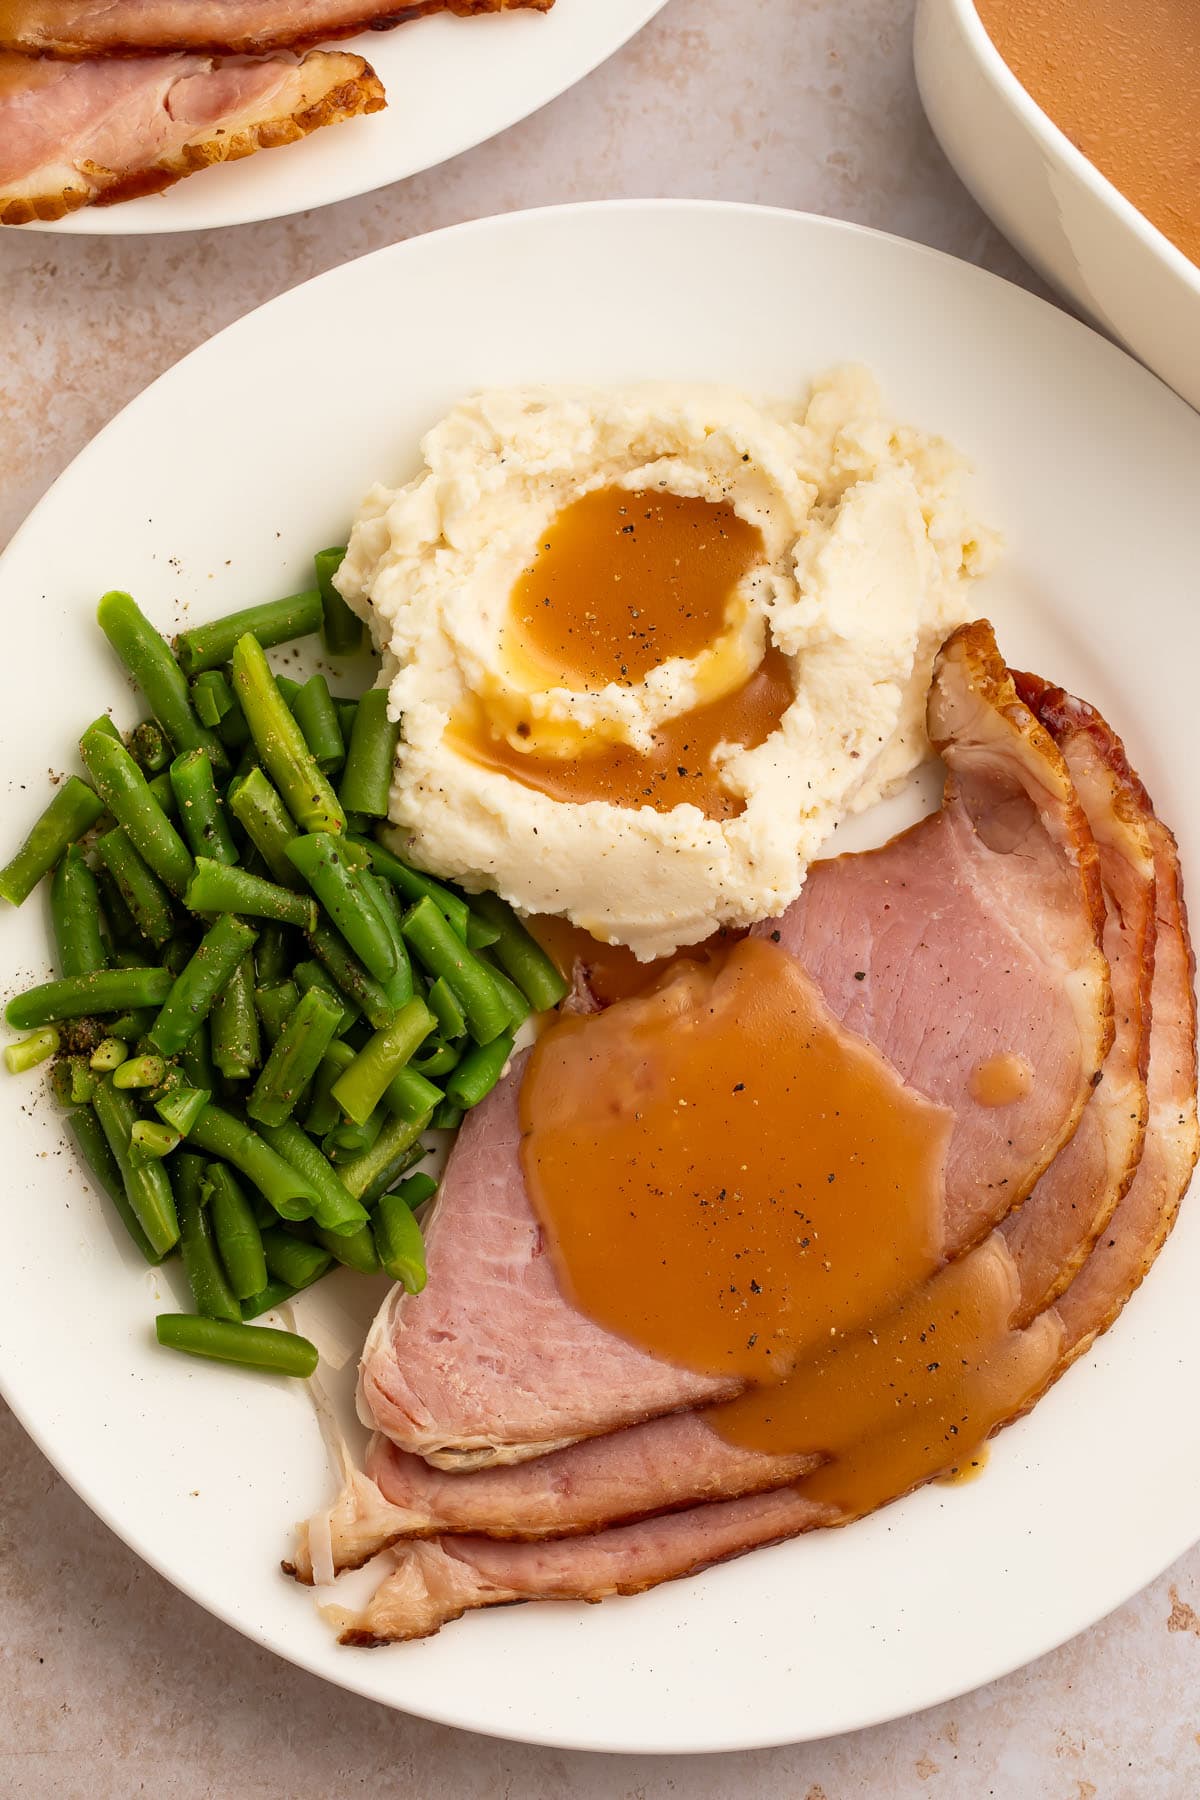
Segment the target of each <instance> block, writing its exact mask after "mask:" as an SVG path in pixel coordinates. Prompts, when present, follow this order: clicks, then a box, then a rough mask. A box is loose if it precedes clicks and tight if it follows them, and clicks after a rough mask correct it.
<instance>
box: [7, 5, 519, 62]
mask: <svg viewBox="0 0 1200 1800" xmlns="http://www.w3.org/2000/svg"><path fill="white" fill-rule="evenodd" d="M551 5H553V0H411V3H410V4H407V5H393V6H382V7H373V6H372V5H370V3H369V0H0V50H19V51H22V52H24V53H25V54H26V55H36V56H53V57H82V56H112V55H114V54H129V53H137V54H144V53H145V52H147V51H160V50H190V51H197V52H200V53H202V54H205V55H214V56H215V55H223V54H235V55H251V56H254V55H261V54H262V53H263V52H265V51H273V50H281V49H295V48H297V47H298V46H303V45H309V44H317V43H321V42H323V41H326V40H328V39H330V38H343V37H354V36H355V35H356V34H357V33H358V32H360V31H367V30H372V31H384V30H387V29H388V28H389V27H390V26H393V25H402V24H404V23H405V22H406V21H407V20H410V19H418V18H421V17H423V16H424V15H425V14H426V13H436V12H451V13H459V14H471V13H489V12H507V11H511V10H514V9H516V8H532V9H533V10H535V11H537V12H546V11H548V10H549V8H550V7H551Z"/></svg>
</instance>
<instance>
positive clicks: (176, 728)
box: [96, 593, 229, 770]
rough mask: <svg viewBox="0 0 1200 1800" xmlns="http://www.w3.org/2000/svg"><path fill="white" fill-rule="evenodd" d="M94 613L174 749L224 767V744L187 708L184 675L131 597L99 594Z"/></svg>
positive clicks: (119, 594)
mask: <svg viewBox="0 0 1200 1800" xmlns="http://www.w3.org/2000/svg"><path fill="white" fill-rule="evenodd" d="M96 616H97V618H98V619H99V621H100V629H101V630H102V631H103V633H104V635H105V637H106V638H107V639H108V641H109V643H110V644H111V645H112V647H113V649H114V650H115V651H116V653H117V655H118V656H119V657H120V659H121V661H122V662H123V663H124V664H125V667H126V668H127V669H128V670H129V673H130V674H131V675H132V676H133V679H134V680H135V681H136V682H137V685H138V686H139V687H140V688H141V690H142V692H143V694H145V696H146V699H147V701H148V702H149V704H150V710H151V712H152V713H153V714H154V716H155V718H156V719H157V720H158V722H159V724H160V725H161V726H162V728H163V730H164V731H165V732H166V734H167V736H168V737H169V738H170V740H171V742H172V744H174V746H175V749H176V750H177V751H182V750H203V751H204V753H205V755H206V756H208V757H209V758H210V759H211V760H212V763H213V766H214V767H215V768H216V769H218V770H225V769H228V767H229V758H228V756H227V755H226V753H225V750H224V747H223V746H222V745H221V743H220V742H219V741H218V739H217V738H215V737H214V736H213V734H212V732H211V731H210V730H208V729H207V727H206V726H204V725H202V724H201V723H200V721H199V719H198V718H197V717H196V714H195V713H194V712H193V711H192V703H191V700H190V698H189V696H188V686H187V681H186V679H185V677H184V674H183V671H182V670H181V669H180V667H179V664H178V663H177V662H176V661H175V658H174V657H173V656H172V654H171V649H170V646H169V644H168V643H167V642H166V639H165V638H163V637H162V636H161V635H160V633H159V632H157V631H155V629H154V627H153V625H151V623H150V621H149V619H147V617H146V615H145V614H144V613H143V612H142V610H141V608H140V607H139V606H138V605H137V603H136V602H135V601H134V600H132V599H131V598H130V596H129V595H128V594H122V593H111V594H105V596H104V598H103V599H102V600H101V602H100V604H99V606H98V607H97V609H96Z"/></svg>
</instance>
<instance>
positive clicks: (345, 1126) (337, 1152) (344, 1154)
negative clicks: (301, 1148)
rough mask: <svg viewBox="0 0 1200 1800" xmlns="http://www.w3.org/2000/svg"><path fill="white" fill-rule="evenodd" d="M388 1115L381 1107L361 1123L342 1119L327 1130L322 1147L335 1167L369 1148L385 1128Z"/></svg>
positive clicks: (351, 1160)
mask: <svg viewBox="0 0 1200 1800" xmlns="http://www.w3.org/2000/svg"><path fill="white" fill-rule="evenodd" d="M386 1116H387V1115H386V1113H385V1112H384V1110H383V1108H382V1107H380V1109H379V1111H378V1112H373V1113H372V1114H371V1116H370V1118H369V1119H364V1120H363V1122H362V1124H361V1125H356V1124H355V1123H354V1121H353V1120H352V1119H342V1120H341V1121H340V1122H339V1123H338V1124H336V1125H334V1126H333V1127H332V1129H331V1130H329V1131H327V1132H326V1133H325V1136H324V1137H323V1138H322V1140H321V1148H322V1150H323V1151H324V1152H325V1154H326V1156H327V1157H328V1158H329V1160H330V1162H331V1163H332V1164H333V1165H334V1167H335V1168H340V1167H341V1165H342V1164H343V1163H348V1162H353V1160H354V1158H355V1157H356V1156H361V1155H362V1154H363V1152H364V1150H369V1149H370V1148H371V1145H372V1144H373V1143H374V1142H375V1140H376V1138H377V1137H378V1136H379V1134H380V1132H381V1131H382V1130H383V1126H384V1120H385V1118H386Z"/></svg>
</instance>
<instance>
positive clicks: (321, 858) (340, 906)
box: [287, 831, 396, 983]
mask: <svg viewBox="0 0 1200 1800" xmlns="http://www.w3.org/2000/svg"><path fill="white" fill-rule="evenodd" d="M287 854H288V858H289V860H290V861H291V862H292V863H293V864H294V866H295V867H296V868H297V869H298V870H299V871H300V873H301V875H303V877H304V879H305V881H306V882H307V883H308V885H309V887H310V888H311V889H312V891H313V893H314V894H315V895H316V896H317V899H318V900H319V901H320V903H321V906H322V908H323V910H324V911H325V913H326V915H327V916H328V917H329V918H330V919H331V920H332V921H333V923H334V924H335V925H336V926H337V929H338V930H339V931H340V932H341V934H342V936H343V937H344V938H345V940H346V942H347V944H349V946H350V948H351V950H353V952H354V954H355V956H357V957H358V959H359V961H360V962H361V963H362V964H363V966H364V967H365V968H366V969H367V971H368V973H369V974H371V975H372V976H374V978H375V980H376V981H378V982H381V983H386V982H387V981H388V980H389V979H390V978H391V976H393V975H394V974H395V973H396V952H395V949H394V947H393V944H392V937H391V932H390V931H389V929H388V926H387V922H386V920H385V919H384V918H383V917H382V915H381V913H380V912H379V909H378V907H377V905H376V903H375V901H374V899H373V897H372V896H371V895H370V894H369V893H368V892H366V891H365V890H364V889H363V887H362V885H361V883H360V882H359V880H358V876H357V871H356V870H355V869H353V868H352V867H350V866H349V865H348V864H347V862H346V860H345V858H344V856H343V855H342V853H341V843H340V840H339V839H338V838H336V837H334V836H333V835H332V834H331V833H329V832H325V831H317V832H311V833H309V834H308V835H306V836H304V837H298V838H293V839H292V841H291V843H290V844H289V845H288V847H287Z"/></svg>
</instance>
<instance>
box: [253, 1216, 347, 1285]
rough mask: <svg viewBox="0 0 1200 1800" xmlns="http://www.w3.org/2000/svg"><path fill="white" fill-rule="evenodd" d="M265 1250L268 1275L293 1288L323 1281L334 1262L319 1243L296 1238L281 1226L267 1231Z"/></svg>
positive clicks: (265, 1234) (264, 1243)
mask: <svg viewBox="0 0 1200 1800" xmlns="http://www.w3.org/2000/svg"><path fill="white" fill-rule="evenodd" d="M262 1247H263V1255H264V1256H265V1257H266V1259H267V1271H268V1273H269V1274H271V1275H273V1276H274V1277H275V1280H276V1281H286V1282H287V1284H288V1286H289V1287H292V1288H303V1287H309V1286H311V1284H312V1283H313V1282H314V1281H319V1280H320V1278H321V1276H322V1275H324V1273H325V1271H326V1270H327V1269H328V1267H329V1265H330V1263H331V1262H332V1261H333V1258H332V1257H331V1256H330V1254H329V1252H328V1250H323V1249H322V1248H321V1246H320V1245H319V1244H310V1243H308V1242H307V1241H306V1239H304V1238H299V1237H293V1236H292V1234H291V1232H290V1231H284V1230H282V1228H281V1227H280V1226H278V1225H269V1226H268V1227H267V1229H266V1230H265V1231H264V1232H263V1234H262Z"/></svg>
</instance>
